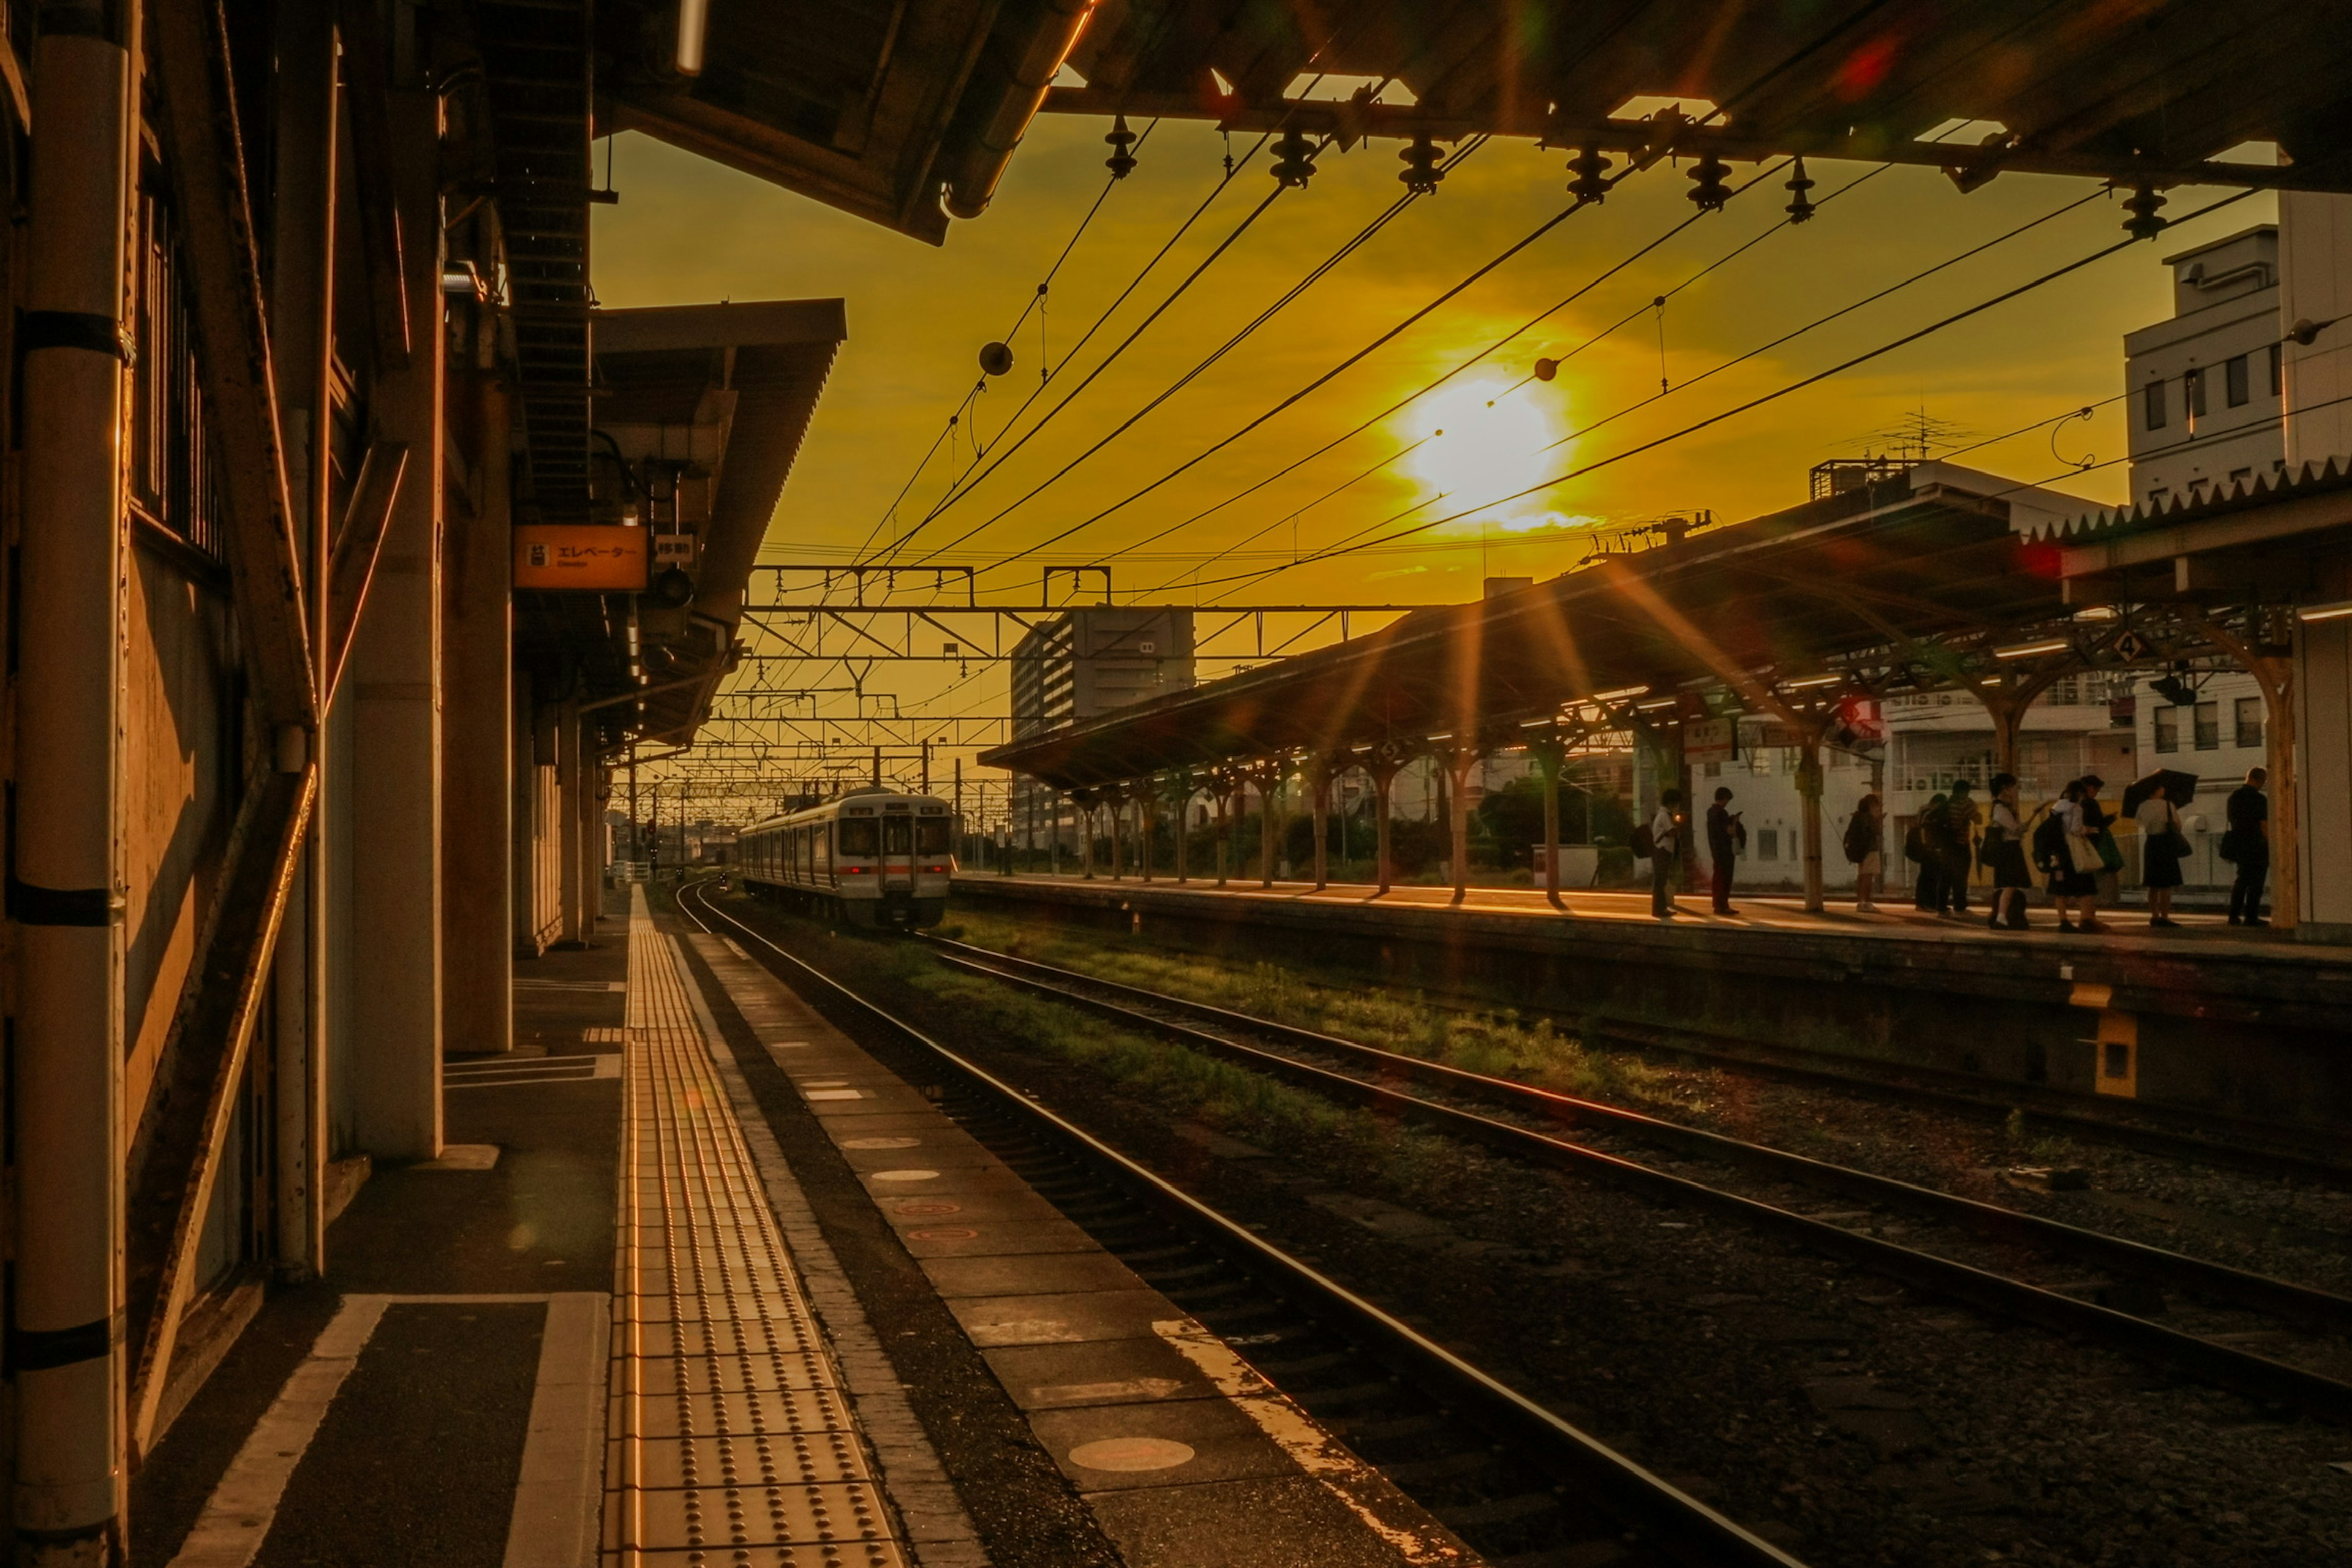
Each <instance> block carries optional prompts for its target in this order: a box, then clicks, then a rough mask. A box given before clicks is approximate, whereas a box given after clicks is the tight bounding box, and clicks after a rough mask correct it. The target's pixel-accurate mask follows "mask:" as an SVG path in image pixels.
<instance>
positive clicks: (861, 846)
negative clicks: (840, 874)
mask: <svg viewBox="0 0 2352 1568" xmlns="http://www.w3.org/2000/svg"><path fill="white" fill-rule="evenodd" d="M841 852H842V854H844V855H879V854H880V853H881V852H882V825H881V824H880V823H878V822H870V821H869V822H844V823H843V824H842V825H841Z"/></svg>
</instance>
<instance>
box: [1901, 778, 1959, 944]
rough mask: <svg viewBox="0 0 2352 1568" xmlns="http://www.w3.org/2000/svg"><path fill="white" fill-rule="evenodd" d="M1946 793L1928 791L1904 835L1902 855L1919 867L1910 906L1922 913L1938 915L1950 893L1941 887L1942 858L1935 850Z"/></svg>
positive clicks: (1941, 829) (1940, 830)
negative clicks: (1931, 793) (1925, 799)
mask: <svg viewBox="0 0 2352 1568" xmlns="http://www.w3.org/2000/svg"><path fill="white" fill-rule="evenodd" d="M1946 799H1947V797H1946V796H1944V795H1929V796H1928V797H1927V805H1926V806H1924V807H1923V808H1921V810H1920V812H1919V816H1918V820H1917V821H1916V822H1914V823H1912V825H1911V831H1910V832H1909V833H1907V834H1906V835H1904V838H1903V858H1905V859H1906V860H1908V861H1910V862H1911V863H1912V864H1913V865H1915V866H1916V867H1918V868H1919V869H1918V872H1917V881H1916V883H1915V884H1914V885H1913V888H1912V893H1911V906H1912V908H1914V909H1916V910H1919V911H1920V912H1921V913H1922V914H1930V915H1939V914H1942V913H1943V912H1944V905H1945V904H1946V903H1947V902H1948V901H1949V900H1950V897H1951V895H1950V894H1949V893H1948V891H1946V889H1945V888H1944V868H1943V860H1942V858H1941V857H1940V856H1939V855H1938V853H1937V844H1938V843H1939V842H1940V841H1941V839H1942V836H1943V832H1944V805H1945V801H1946Z"/></svg>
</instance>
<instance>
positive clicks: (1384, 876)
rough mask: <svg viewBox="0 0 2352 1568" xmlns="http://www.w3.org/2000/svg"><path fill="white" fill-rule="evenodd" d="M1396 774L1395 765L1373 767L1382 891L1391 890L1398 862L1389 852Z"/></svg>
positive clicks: (1377, 861)
mask: <svg viewBox="0 0 2352 1568" xmlns="http://www.w3.org/2000/svg"><path fill="white" fill-rule="evenodd" d="M1396 775H1397V771H1396V769H1395V768H1393V767H1389V766H1375V767H1374V768H1373V769H1372V795H1373V810H1374V811H1375V812H1376V813H1377V814H1378V815H1377V818H1376V820H1375V821H1374V822H1373V824H1372V835H1373V837H1372V856H1373V862H1374V869H1375V872H1376V876H1375V880H1376V881H1378V882H1379V884H1380V890H1381V892H1382V893H1386V892H1387V891H1388V890H1389V884H1390V883H1391V881H1393V880H1394V879H1395V876H1396V862H1395V861H1394V860H1393V859H1392V858H1391V856H1390V854H1389V795H1390V792H1391V790H1392V789H1394V787H1395V785H1396Z"/></svg>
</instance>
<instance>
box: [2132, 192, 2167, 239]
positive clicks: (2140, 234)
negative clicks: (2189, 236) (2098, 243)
mask: <svg viewBox="0 0 2352 1568" xmlns="http://www.w3.org/2000/svg"><path fill="white" fill-rule="evenodd" d="M2162 205H2164V196H2163V195H2162V194H2161V193H2160V192H2158V190H2157V188H2156V187H2155V186H2154V185H2142V186H2140V187H2139V189H2137V190H2136V191H2134V192H2133V193H2132V194H2131V197H2130V199H2129V200H2127V201H2126V202H2125V203H2124V211H2126V212H2127V213H2129V214H2130V215H2131V216H2129V217H2127V218H2126V219H2124V232H2125V233H2126V234H2127V235H2130V236H2131V237H2133V238H2134V239H2154V238H2155V237H2157V236H2158V235H2159V234H2162V233H2163V232H2164V230H2165V227H2166V226H2167V225H2168V223H2169V222H2170V221H2171V220H2170V219H2168V218H2164V217H2159V216H2157V209H2158V207H2161V206H2162Z"/></svg>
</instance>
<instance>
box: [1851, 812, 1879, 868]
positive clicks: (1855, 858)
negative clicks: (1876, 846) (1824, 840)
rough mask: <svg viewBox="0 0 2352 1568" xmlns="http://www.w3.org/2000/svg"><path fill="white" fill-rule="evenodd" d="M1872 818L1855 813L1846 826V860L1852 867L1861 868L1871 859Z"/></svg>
mask: <svg viewBox="0 0 2352 1568" xmlns="http://www.w3.org/2000/svg"><path fill="white" fill-rule="evenodd" d="M1873 837H1874V835H1873V834H1872V833H1871V831H1870V818H1868V817H1867V816H1864V815H1863V814H1862V813H1861V812H1858V811H1857V812H1855V813H1854V814H1853V816H1852V817H1851V818H1849V819H1848V821H1847V822H1846V825H1845V858H1846V860H1847V862H1848V864H1850V865H1855V866H1859V865H1861V864H1862V863H1863V862H1864V860H1867V859H1869V858H1870V844H1871V839H1872V838H1873Z"/></svg>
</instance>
